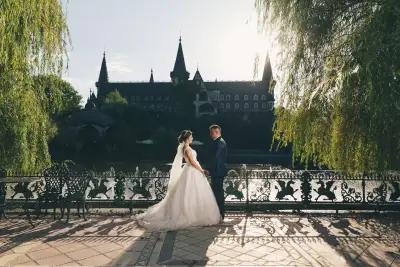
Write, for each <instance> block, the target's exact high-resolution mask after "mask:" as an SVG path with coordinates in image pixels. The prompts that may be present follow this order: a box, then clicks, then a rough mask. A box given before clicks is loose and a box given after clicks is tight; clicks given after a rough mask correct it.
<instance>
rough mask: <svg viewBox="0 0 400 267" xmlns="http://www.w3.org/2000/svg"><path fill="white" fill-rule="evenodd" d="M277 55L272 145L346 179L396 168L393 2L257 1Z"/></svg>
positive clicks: (398, 118)
mask: <svg viewBox="0 0 400 267" xmlns="http://www.w3.org/2000/svg"><path fill="white" fill-rule="evenodd" d="M255 6H256V8H257V10H258V12H259V18H260V25H261V26H262V27H263V28H264V29H265V30H266V32H267V33H269V34H271V33H272V32H274V31H277V32H278V38H277V39H276V40H274V42H275V43H279V45H280V46H281V49H282V51H283V53H282V55H280V56H279V57H278V58H277V61H278V62H277V65H278V69H280V70H281V72H282V73H281V75H278V77H280V79H279V80H278V84H279V85H280V98H279V99H280V103H279V107H278V108H277V109H276V116H277V119H276V122H275V125H274V140H275V141H276V142H277V143H278V147H279V146H286V145H288V144H292V146H293V157H294V159H295V160H298V161H300V162H302V163H305V164H307V163H310V162H313V163H315V164H320V165H324V166H328V167H330V168H334V169H341V170H345V171H348V172H357V171H371V170H375V171H385V170H389V169H400V109H399V107H400V94H399V92H400V81H399V79H400V1H397V0H385V1H378V0H335V1H332V0H318V1H317V0H297V1H294V0H256V1H255Z"/></svg>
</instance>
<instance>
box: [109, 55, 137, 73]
mask: <svg viewBox="0 0 400 267" xmlns="http://www.w3.org/2000/svg"><path fill="white" fill-rule="evenodd" d="M127 61H128V60H127V57H126V56H125V55H123V54H119V53H113V54H111V55H110V57H109V59H108V60H107V67H108V70H109V71H110V72H115V73H132V72H133V71H132V69H131V68H130V66H129V64H128V63H127Z"/></svg>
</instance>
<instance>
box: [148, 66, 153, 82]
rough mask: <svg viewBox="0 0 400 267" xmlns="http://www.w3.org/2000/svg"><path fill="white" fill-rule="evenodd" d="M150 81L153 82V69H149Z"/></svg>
mask: <svg viewBox="0 0 400 267" xmlns="http://www.w3.org/2000/svg"><path fill="white" fill-rule="evenodd" d="M149 82H150V83H154V77H153V69H151V74H150V81H149Z"/></svg>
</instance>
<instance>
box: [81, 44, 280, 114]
mask: <svg viewBox="0 0 400 267" xmlns="http://www.w3.org/2000/svg"><path fill="white" fill-rule="evenodd" d="M170 77H171V81H170V82H156V81H155V80H154V77H153V70H151V74H150V79H149V81H148V82H110V81H109V77H108V71H107V63H106V57H105V53H104V55H103V60H102V63H101V68H100V74H99V79H98V81H97V82H96V87H97V99H96V97H95V96H94V94H93V93H91V95H90V98H89V99H88V103H87V106H86V107H87V108H88V107H90V106H93V105H94V104H93V102H94V100H96V102H97V103H102V100H104V98H105V97H106V95H107V94H108V93H110V92H112V91H114V90H117V91H118V92H119V93H120V94H121V95H122V96H123V97H124V98H125V99H126V100H127V101H128V103H129V104H130V105H134V106H137V107H138V108H140V109H143V110H146V111H153V112H169V113H173V112H177V106H178V105H177V97H176V89H177V88H181V89H180V90H191V91H192V92H193V98H192V99H191V100H190V101H193V103H191V104H192V106H193V108H194V114H195V116H196V117H197V118H199V117H201V116H204V115H211V116H213V115H216V114H221V113H223V114H226V115H229V114H233V113H236V114H237V113H262V112H272V110H273V107H274V97H273V94H271V93H270V92H269V90H268V89H269V86H270V83H271V80H272V70H271V65H270V61H269V58H268V56H267V58H266V62H265V66H264V71H263V76H262V80H261V81H204V80H203V78H202V76H201V74H200V71H199V70H198V69H197V70H196V72H195V74H194V76H193V78H192V79H189V77H190V74H189V72H188V71H187V70H186V65H185V58H184V54H183V48H182V40H181V38H179V45H178V52H177V55H176V59H175V64H174V68H173V70H172V71H171V73H170ZM188 88H189V89H188Z"/></svg>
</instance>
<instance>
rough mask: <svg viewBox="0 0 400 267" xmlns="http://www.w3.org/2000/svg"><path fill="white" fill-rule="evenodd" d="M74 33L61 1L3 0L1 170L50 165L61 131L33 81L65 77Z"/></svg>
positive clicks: (0, 9) (0, 18)
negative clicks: (50, 145)
mask: <svg viewBox="0 0 400 267" xmlns="http://www.w3.org/2000/svg"><path fill="white" fill-rule="evenodd" d="M68 41H69V39H68V29H67V24H66V19H65V16H64V14H63V10H62V6H61V3H60V1H58V0H46V1H41V0H0V167H2V168H6V169H10V170H18V171H37V170H40V169H42V168H43V167H45V166H47V165H48V164H49V163H50V155H49V152H48V146H47V144H48V140H49V138H51V136H53V135H54V134H55V127H53V126H52V125H51V123H50V121H49V116H48V114H47V113H46V111H45V110H43V108H42V106H41V102H40V99H39V98H38V97H37V95H36V94H35V90H34V82H33V78H32V77H33V76H34V75H38V74H49V73H58V74H59V73H60V71H61V70H62V68H63V64H64V62H65V58H66V53H65V51H66V46H67V44H68Z"/></svg>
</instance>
